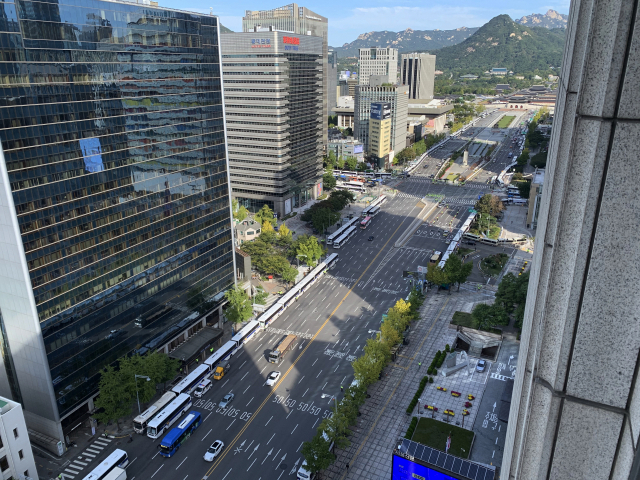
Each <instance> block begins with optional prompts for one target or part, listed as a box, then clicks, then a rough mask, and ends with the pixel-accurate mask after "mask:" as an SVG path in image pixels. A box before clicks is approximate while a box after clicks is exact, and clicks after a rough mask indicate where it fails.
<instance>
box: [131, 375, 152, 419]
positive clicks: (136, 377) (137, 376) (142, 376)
mask: <svg viewBox="0 0 640 480" xmlns="http://www.w3.org/2000/svg"><path fill="white" fill-rule="evenodd" d="M138 378H146V379H147V382H150V381H151V379H150V378H149V377H147V376H146V375H134V379H135V382H136V400H138V413H141V412H140V397H139V396H138Z"/></svg>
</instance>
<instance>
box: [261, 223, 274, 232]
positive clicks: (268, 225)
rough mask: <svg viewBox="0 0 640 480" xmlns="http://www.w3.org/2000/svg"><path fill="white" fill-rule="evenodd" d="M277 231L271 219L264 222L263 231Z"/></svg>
mask: <svg viewBox="0 0 640 480" xmlns="http://www.w3.org/2000/svg"><path fill="white" fill-rule="evenodd" d="M275 232H276V231H275V230H274V228H273V224H272V223H271V222H270V221H267V220H265V221H263V222H262V233H275Z"/></svg>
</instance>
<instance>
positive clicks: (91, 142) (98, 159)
mask: <svg viewBox="0 0 640 480" xmlns="http://www.w3.org/2000/svg"><path fill="white" fill-rule="evenodd" d="M80 149H81V150H82V156H83V157H84V168H85V169H86V170H87V172H89V173H95V172H102V171H103V170H104V164H103V163H102V147H101V145H100V139H99V138H96V137H93V138H81V139H80Z"/></svg>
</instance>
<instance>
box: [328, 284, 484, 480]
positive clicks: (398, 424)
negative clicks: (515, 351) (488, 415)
mask: <svg viewBox="0 0 640 480" xmlns="http://www.w3.org/2000/svg"><path fill="white" fill-rule="evenodd" d="M492 294H493V291H484V290H481V291H469V290H461V291H460V292H452V294H451V295H448V294H446V293H439V294H435V293H433V292H429V293H428V294H427V298H426V300H425V303H424V305H423V306H422V307H421V309H420V320H418V321H417V322H415V323H414V324H413V325H412V327H411V329H412V332H411V335H410V336H409V339H410V344H409V345H408V346H405V347H403V349H402V350H401V351H400V352H399V355H398V356H397V358H396V361H395V363H393V364H391V365H389V366H387V367H386V368H385V370H384V372H383V378H382V380H381V381H379V382H377V383H376V384H374V385H372V386H371V387H370V388H369V394H370V395H371V398H369V399H368V400H367V401H366V402H365V404H364V405H363V407H362V408H361V409H360V411H361V413H362V415H361V417H359V420H358V423H357V425H356V426H355V427H353V434H352V435H351V437H350V441H351V444H350V445H349V446H348V447H347V448H345V449H344V450H336V452H335V453H336V461H335V462H334V464H333V465H332V466H331V467H329V468H328V469H327V470H325V471H324V472H322V476H321V478H324V479H332V480H333V479H339V480H345V479H348V480H377V479H380V480H388V479H389V478H390V477H391V456H392V452H393V448H394V446H395V445H396V443H397V442H398V439H400V438H402V437H403V436H404V434H405V433H406V430H407V428H408V426H409V422H410V421H411V417H412V416H418V413H417V412H418V410H417V407H416V409H414V412H413V414H412V415H411V416H409V415H407V414H406V409H407V406H408V405H409V402H410V401H411V399H412V398H413V395H414V394H415V393H416V390H417V389H418V386H419V383H420V380H421V379H422V377H423V376H425V375H426V373H427V368H428V366H429V365H430V364H431V360H432V359H433V357H434V355H435V353H436V352H437V351H438V350H444V347H445V345H446V344H447V343H449V344H451V343H452V342H453V339H454V338H455V332H454V330H451V329H449V328H448V324H449V321H450V320H451V318H452V316H453V312H455V311H457V310H468V304H469V303H470V302H481V301H486V299H487V295H492ZM469 360H470V368H471V367H473V368H474V369H475V363H476V359H471V358H470V359H469ZM419 362H422V366H421V367H418V363H419ZM488 370H489V366H487V370H486V371H485V373H483V374H477V373H469V372H468V371H460V372H457V373H456V374H455V375H454V376H451V377H448V378H445V377H442V376H441V375H440V374H439V375H438V376H437V377H435V378H434V383H432V384H428V385H427V387H426V388H425V391H424V393H423V395H422V397H423V402H422V407H423V406H424V404H425V403H426V404H429V402H435V403H436V406H437V407H438V409H439V410H440V411H439V412H438V413H437V414H436V415H435V418H436V419H440V420H443V419H444V415H443V414H442V411H443V410H444V409H445V408H450V409H452V410H454V412H455V416H454V417H450V420H449V421H451V422H453V423H454V424H455V423H456V422H461V421H462V408H463V407H462V405H463V403H464V401H465V398H466V395H467V393H471V394H472V395H474V396H475V397H476V398H475V400H473V401H472V402H471V403H472V404H473V407H471V408H469V412H470V414H471V415H469V416H468V417H466V418H465V422H464V423H465V424H464V428H466V429H469V430H471V429H472V427H473V421H474V419H475V415H476V411H477V406H478V405H479V404H480V400H481V398H482V393H483V391H484V387H485V383H486V375H487V374H488V373H487V372H488ZM438 385H441V386H444V387H446V388H447V392H440V391H438V390H436V386H438ZM451 389H453V390H456V391H459V392H460V393H462V395H464V396H465V398H463V397H462V396H461V397H460V398H454V397H452V396H451V394H450V392H451ZM421 416H429V417H430V416H431V412H428V413H427V414H422V415H421ZM443 421H444V420H443ZM443 447H444V445H443Z"/></svg>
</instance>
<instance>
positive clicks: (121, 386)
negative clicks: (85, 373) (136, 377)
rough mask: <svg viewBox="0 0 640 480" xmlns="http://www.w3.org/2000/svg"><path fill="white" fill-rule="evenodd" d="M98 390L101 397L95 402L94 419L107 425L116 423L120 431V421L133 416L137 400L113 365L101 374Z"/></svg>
mask: <svg viewBox="0 0 640 480" xmlns="http://www.w3.org/2000/svg"><path fill="white" fill-rule="evenodd" d="M98 389H99V390H100V396H98V398H97V399H96V400H95V402H94V406H95V408H96V413H94V414H93V416H94V418H95V419H96V420H98V421H99V422H102V423H105V424H107V423H109V422H113V421H115V422H116V425H117V427H118V430H119V429H120V425H119V424H118V423H117V422H118V420H119V419H121V418H122V417H126V416H127V415H130V414H131V407H132V405H133V400H134V398H135V397H134V396H133V395H132V393H131V389H130V388H129V386H128V384H127V383H126V382H123V381H122V376H121V375H120V372H119V371H117V370H116V369H115V368H114V367H113V366H111V365H108V366H107V367H105V369H104V370H103V371H102V372H101V375H100V382H99V384H98ZM134 395H135V394H134Z"/></svg>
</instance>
